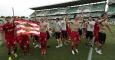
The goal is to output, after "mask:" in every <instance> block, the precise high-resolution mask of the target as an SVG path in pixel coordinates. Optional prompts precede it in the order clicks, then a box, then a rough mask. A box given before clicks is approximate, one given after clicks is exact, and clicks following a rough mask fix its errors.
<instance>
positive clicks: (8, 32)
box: [2, 17, 17, 60]
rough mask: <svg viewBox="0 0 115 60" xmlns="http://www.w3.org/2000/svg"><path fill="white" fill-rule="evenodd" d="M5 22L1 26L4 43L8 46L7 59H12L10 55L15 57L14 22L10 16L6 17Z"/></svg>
mask: <svg viewBox="0 0 115 60" xmlns="http://www.w3.org/2000/svg"><path fill="white" fill-rule="evenodd" d="M5 20H6V23H5V24H4V25H3V26H2V28H3V35H4V38H5V43H6V45H7V47H8V57H9V58H8V59H9V60H12V57H11V56H12V55H13V56H15V57H17V54H16V51H17V47H16V40H15V24H14V23H13V22H12V21H11V20H12V18H11V17H6V19H5Z"/></svg>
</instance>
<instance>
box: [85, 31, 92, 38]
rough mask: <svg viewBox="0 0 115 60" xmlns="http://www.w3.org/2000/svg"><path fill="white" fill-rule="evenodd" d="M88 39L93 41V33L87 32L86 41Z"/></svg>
mask: <svg viewBox="0 0 115 60" xmlns="http://www.w3.org/2000/svg"><path fill="white" fill-rule="evenodd" d="M88 38H90V39H93V32H92V31H87V33H86V39H88Z"/></svg>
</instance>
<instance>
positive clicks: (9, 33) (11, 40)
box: [2, 23, 16, 45]
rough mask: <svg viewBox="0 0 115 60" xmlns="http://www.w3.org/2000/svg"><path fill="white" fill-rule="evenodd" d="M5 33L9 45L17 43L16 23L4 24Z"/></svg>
mask: <svg viewBox="0 0 115 60" xmlns="http://www.w3.org/2000/svg"><path fill="white" fill-rule="evenodd" d="M2 28H3V31H4V34H5V40H6V43H7V44H8V45H10V44H15V43H16V41H15V37H14V36H15V34H14V33H15V29H14V28H15V25H14V24H13V23H6V24H4V25H3V26H2Z"/></svg>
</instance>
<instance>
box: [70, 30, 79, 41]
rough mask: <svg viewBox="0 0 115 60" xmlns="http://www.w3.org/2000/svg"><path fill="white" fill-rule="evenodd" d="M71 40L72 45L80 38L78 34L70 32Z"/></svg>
mask: <svg viewBox="0 0 115 60" xmlns="http://www.w3.org/2000/svg"><path fill="white" fill-rule="evenodd" d="M71 40H72V42H74V43H78V42H79V41H80V36H79V32H76V31H72V32H71Z"/></svg>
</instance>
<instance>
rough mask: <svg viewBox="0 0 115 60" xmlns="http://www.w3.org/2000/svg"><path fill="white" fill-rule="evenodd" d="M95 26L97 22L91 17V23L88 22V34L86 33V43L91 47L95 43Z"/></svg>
mask: <svg viewBox="0 0 115 60" xmlns="http://www.w3.org/2000/svg"><path fill="white" fill-rule="evenodd" d="M94 24H95V22H94V21H93V19H92V18H91V17H89V21H88V22H87V32H86V41H87V42H86V43H87V44H88V45H91V43H92V41H93V31H94Z"/></svg>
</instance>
